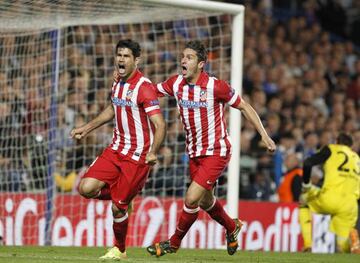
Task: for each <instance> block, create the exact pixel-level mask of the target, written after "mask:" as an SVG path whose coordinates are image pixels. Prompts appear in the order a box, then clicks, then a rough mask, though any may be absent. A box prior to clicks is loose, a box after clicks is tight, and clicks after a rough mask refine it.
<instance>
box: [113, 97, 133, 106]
mask: <svg viewBox="0 0 360 263" xmlns="http://www.w3.org/2000/svg"><path fill="white" fill-rule="evenodd" d="M111 101H112V103H113V104H114V105H115V106H119V107H126V106H127V107H133V106H134V105H135V104H134V102H132V101H131V100H124V99H119V98H111Z"/></svg>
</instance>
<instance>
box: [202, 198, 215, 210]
mask: <svg viewBox="0 0 360 263" xmlns="http://www.w3.org/2000/svg"><path fill="white" fill-rule="evenodd" d="M212 205H213V202H212V201H209V200H201V201H200V207H201V209H204V210H207V209H209V208H210V207H211V206H212Z"/></svg>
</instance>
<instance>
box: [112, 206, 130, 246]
mask: <svg viewBox="0 0 360 263" xmlns="http://www.w3.org/2000/svg"><path fill="white" fill-rule="evenodd" d="M128 223H129V220H128V214H127V213H126V214H125V215H124V216H123V217H119V218H117V217H115V218H114V222H113V230H114V235H115V246H116V247H118V248H119V250H120V251H121V252H124V251H125V242H126V234H127V229H128Z"/></svg>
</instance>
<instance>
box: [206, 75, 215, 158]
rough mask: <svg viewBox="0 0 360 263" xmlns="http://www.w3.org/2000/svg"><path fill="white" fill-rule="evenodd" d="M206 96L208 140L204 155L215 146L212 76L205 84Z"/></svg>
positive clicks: (208, 153)
mask: <svg viewBox="0 0 360 263" xmlns="http://www.w3.org/2000/svg"><path fill="white" fill-rule="evenodd" d="M206 91H207V96H208V105H209V106H208V108H207V113H208V140H209V142H208V143H209V146H208V148H207V150H206V155H213V154H214V146H215V114H214V100H215V98H214V78H209V81H208V83H207V86H206Z"/></svg>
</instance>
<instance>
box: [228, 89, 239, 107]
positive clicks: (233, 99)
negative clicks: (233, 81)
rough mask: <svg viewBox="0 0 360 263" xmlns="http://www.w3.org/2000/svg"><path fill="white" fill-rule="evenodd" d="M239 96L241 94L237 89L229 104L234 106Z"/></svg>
mask: <svg viewBox="0 0 360 263" xmlns="http://www.w3.org/2000/svg"><path fill="white" fill-rule="evenodd" d="M238 97H239V94H238V93H237V92H236V91H235V92H234V95H233V96H232V97H231V99H230V100H229V102H228V103H229V105H230V106H232V105H233V104H234V103H235V101H236V99H237V98H238Z"/></svg>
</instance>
